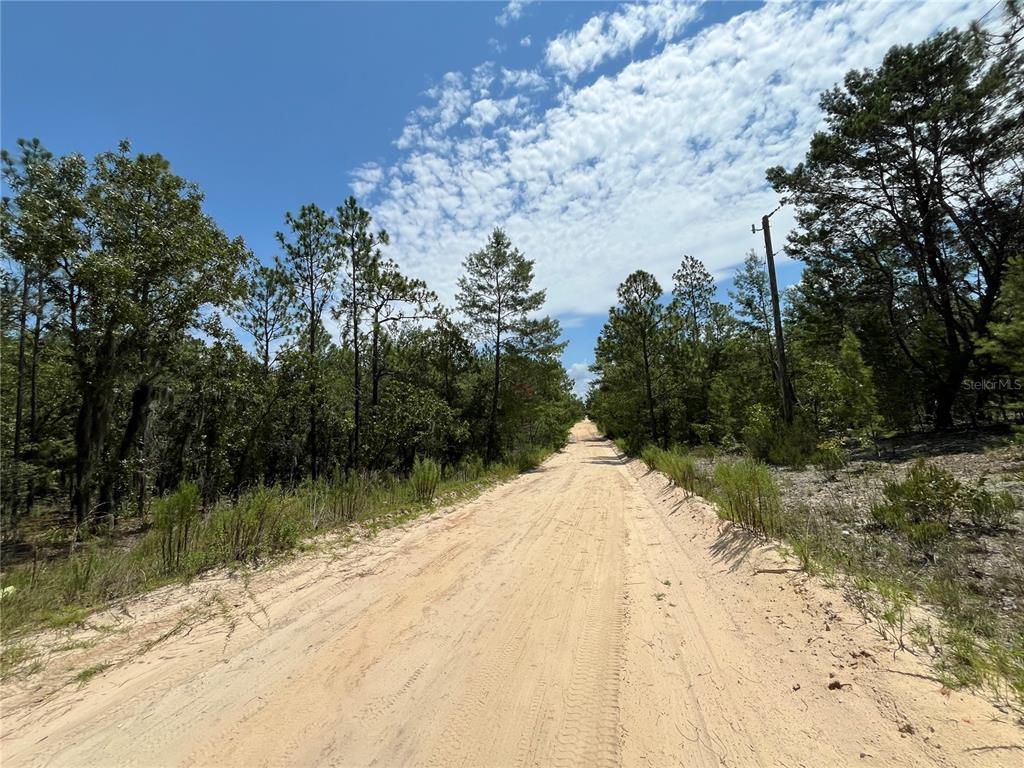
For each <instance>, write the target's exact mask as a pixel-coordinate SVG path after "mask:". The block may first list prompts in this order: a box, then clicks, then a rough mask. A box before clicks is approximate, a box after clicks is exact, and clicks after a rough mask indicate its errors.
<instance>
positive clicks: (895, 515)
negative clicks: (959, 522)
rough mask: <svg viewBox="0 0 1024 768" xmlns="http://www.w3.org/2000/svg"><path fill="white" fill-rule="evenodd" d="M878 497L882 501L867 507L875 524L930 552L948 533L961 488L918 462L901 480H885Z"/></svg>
mask: <svg viewBox="0 0 1024 768" xmlns="http://www.w3.org/2000/svg"><path fill="white" fill-rule="evenodd" d="M882 494H883V496H884V497H885V498H884V500H883V501H880V502H878V503H875V504H873V505H872V506H871V516H872V517H873V518H874V519H875V522H876V523H878V524H879V525H881V526H882V527H883V528H887V529H888V530H891V531H894V532H896V533H899V534H902V535H903V536H905V537H906V539H907V540H908V541H909V542H910V544H911V545H912V546H914V547H916V548H917V549H920V550H922V551H924V552H930V551H932V549H933V548H934V547H935V545H936V544H937V543H938V542H939V541H941V540H942V539H943V538H944V537H945V536H946V535H947V534H948V533H949V530H950V523H951V522H952V519H953V515H954V513H955V512H956V510H957V508H958V506H959V504H960V499H961V485H960V483H959V482H958V481H957V480H956V478H954V477H953V476H952V475H951V474H950V473H949V472H946V471H945V470H943V469H941V468H939V467H936V466H933V465H930V464H927V463H925V462H924V460H920V459H919V460H918V461H917V463H915V464H914V466H913V467H911V468H910V472H909V473H908V475H907V477H906V478H905V479H903V480H889V481H886V483H885V484H884V487H883V491H882Z"/></svg>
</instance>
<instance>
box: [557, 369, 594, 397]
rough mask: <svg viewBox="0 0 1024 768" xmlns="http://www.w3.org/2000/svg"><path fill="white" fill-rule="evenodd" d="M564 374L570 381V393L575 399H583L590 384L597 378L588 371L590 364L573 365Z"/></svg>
mask: <svg viewBox="0 0 1024 768" xmlns="http://www.w3.org/2000/svg"><path fill="white" fill-rule="evenodd" d="M565 372H566V373H567V374H569V378H570V379H572V391H573V393H574V394H575V395H576V397H580V398H585V397H586V396H587V390H588V389H589V388H590V382H592V381H594V380H595V379H596V378H597V375H596V374H594V373H592V372H591V371H590V363H573V364H572V365H570V366H569V367H568V368H566V369H565Z"/></svg>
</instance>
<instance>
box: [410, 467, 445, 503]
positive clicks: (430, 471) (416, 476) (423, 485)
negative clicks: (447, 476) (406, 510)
mask: <svg viewBox="0 0 1024 768" xmlns="http://www.w3.org/2000/svg"><path fill="white" fill-rule="evenodd" d="M409 479H410V480H411V481H412V487H413V490H414V491H415V493H416V500H417V501H420V502H428V501H431V500H432V499H433V498H434V494H435V493H437V486H438V484H439V483H440V482H441V467H440V466H438V464H437V462H436V461H434V460H433V459H430V458H426V459H421V458H420V457H419V456H417V457H416V460H415V461H414V462H413V464H412V474H410V475H409Z"/></svg>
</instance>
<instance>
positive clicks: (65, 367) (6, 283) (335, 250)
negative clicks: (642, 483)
mask: <svg viewBox="0 0 1024 768" xmlns="http://www.w3.org/2000/svg"><path fill="white" fill-rule="evenodd" d="M3 175H4V184H5V187H6V190H7V191H8V192H9V193H10V194H9V196H8V197H5V198H4V200H3V209H2V226H3V230H2V235H3V250H4V255H5V258H6V260H7V261H6V263H7V265H8V269H7V271H5V273H4V275H3V291H2V308H0V309H2V313H0V314H2V321H3V327H2V350H0V353H2V360H3V364H2V365H3V367H2V371H0V376H2V378H3V382H4V390H3V392H4V396H3V403H2V408H3V413H2V424H3V435H2V436H3V441H2V446H3V453H2V457H0V458H2V464H3V477H2V485H3V494H2V496H3V528H4V536H5V541H6V543H7V546H6V547H5V553H6V554H8V555H9V556H11V557H14V558H19V557H21V558H23V557H25V556H28V555H27V554H26V550H25V547H26V542H25V540H24V539H25V536H24V535H23V534H24V532H25V531H29V532H31V533H33V534H38V533H39V532H40V531H43V532H45V531H47V530H49V531H50V533H49V534H48V536H49V539H47V540H46V541H48V542H49V543H50V544H54V543H57V544H60V542H64V541H66V540H68V537H70V541H71V542H72V544H73V542H75V541H81V540H85V539H91V540H94V541H102V540H103V539H104V537H107V536H111V535H115V534H117V533H118V531H120V530H121V529H122V528H123V527H124V526H123V525H122V523H124V524H126V525H128V526H129V527H130V528H132V529H133V530H135V531H136V532H137V531H138V530H140V529H141V530H143V531H145V530H146V529H148V528H149V527H150V525H151V524H155V525H156V527H157V528H161V526H162V527H163V529H164V530H163V533H162V534H161V535H162V536H164V537H165V538H166V539H167V540H168V541H171V540H174V541H177V538H176V537H183V538H182V541H181V542H180V546H181V547H182V549H183V550H188V549H189V548H190V546H191V544H190V543H189V541H188V538H189V537H190V536H191V537H192V538H194V537H195V531H194V530H193V532H192V533H191V534H190V533H189V521H190V520H191V519H193V518H195V517H196V516H197V515H199V514H200V511H201V510H209V509H211V508H212V507H214V506H215V505H217V504H218V502H220V501H221V500H223V501H224V502H225V504H226V505H227V506H228V507H231V508H232V509H237V508H239V506H242V507H244V506H245V504H244V503H242V502H243V501H244V499H245V498H248V497H247V496H246V494H251V493H255V492H257V491H259V492H262V491H261V489H271V488H274V489H278V490H279V491H282V492H284V491H291V490H293V489H298V488H302V489H305V490H304V491H303V492H304V493H307V494H308V492H309V489H311V488H312V489H317V488H321V489H322V493H324V494H330V493H335V494H340V495H341V496H344V497H346V498H348V502H347V504H348V505H349V507H351V505H352V504H353V503H357V502H353V501H352V498H349V497H353V498H354V497H361V496H363V495H365V494H366V493H370V490H372V489H376V490H377V491H379V490H380V489H381V488H389V487H391V486H392V485H394V484H395V483H396V482H399V481H402V482H405V479H406V478H408V477H409V475H410V473H411V472H412V471H413V470H414V469H415V470H416V473H415V474H416V477H415V478H413V479H414V480H415V481H416V482H418V483H419V484H420V486H422V485H423V483H425V484H426V491H425V492H418V493H416V494H414V495H417V496H424V497H430V496H432V493H431V490H432V489H433V488H435V487H436V486H437V485H438V483H442V482H446V481H448V480H449V479H452V478H456V477H458V478H462V479H464V480H467V481H472V480H476V479H477V478H480V477H483V476H485V475H486V474H487V473H488V472H490V471H491V468H493V467H498V466H506V465H514V466H516V467H527V466H528V465H530V464H531V463H532V464H535V463H538V462H539V461H540V458H542V457H543V454H544V452H545V451H550V450H552V449H554V448H556V447H558V446H560V445H561V444H563V443H564V441H565V438H566V435H567V432H568V429H569V427H570V426H571V425H572V424H573V423H574V422H575V421H576V420H577V418H578V417H579V415H580V413H581V404H580V403H579V401H578V400H576V399H575V398H574V397H573V396H572V395H571V392H570V388H571V383H570V382H569V381H568V379H567V376H566V374H565V371H564V369H563V368H562V365H561V363H560V362H559V359H558V355H559V353H560V351H561V350H562V348H563V344H562V342H560V341H559V333H560V332H559V326H558V323H557V321H555V320H552V319H550V318H547V317H541V316H540V315H539V314H538V313H539V310H540V309H541V308H542V306H543V304H544V298H545V294H544V291H543V290H538V289H536V288H535V287H534V286H533V279H534V274H533V263H532V262H531V261H530V260H528V259H527V258H526V257H525V256H523V255H522V254H521V253H520V252H519V251H518V250H517V249H516V248H515V247H514V246H513V245H512V243H511V242H510V241H509V239H508V237H507V236H506V235H505V234H504V233H503V232H502V231H501V230H500V229H496V230H495V231H494V232H493V234H492V235H491V236H490V238H489V239H488V240H487V242H486V243H485V244H482V248H481V250H479V251H478V252H476V253H473V254H470V255H468V256H467V257H466V259H465V262H464V264H463V275H462V277H461V278H459V281H458V286H459V290H458V294H457V307H455V308H447V307H445V306H443V305H442V304H441V303H440V302H439V301H438V299H437V296H436V295H435V294H434V293H433V292H432V291H431V290H430V289H429V287H428V286H427V285H426V284H425V283H424V282H423V281H422V280H419V279H416V278H414V277H410V276H408V275H405V274H403V273H402V272H401V271H400V270H399V267H398V265H397V264H396V263H395V261H394V260H393V259H391V258H389V257H388V255H387V248H388V242H389V239H388V234H387V232H385V231H383V230H375V229H374V227H373V220H372V217H371V215H370V213H369V212H368V211H367V210H365V209H364V208H362V207H361V206H360V205H359V204H358V202H357V201H356V200H355V199H354V198H349V199H347V200H345V201H344V203H343V204H341V205H340V206H338V208H337V209H336V210H335V211H325V210H323V209H321V208H320V207H318V206H317V205H313V204H310V205H304V206H302V207H301V208H300V209H299V210H298V211H297V212H294V213H291V212H290V213H286V214H285V215H284V217H283V222H282V225H281V230H280V231H278V232H277V233H276V237H277V241H278V243H279V245H280V252H279V253H278V254H277V255H273V256H272V257H270V256H269V255H266V254H264V255H263V256H264V258H262V259H261V258H258V257H257V256H256V255H254V254H253V253H251V252H250V251H249V250H248V249H247V248H246V246H245V244H244V243H243V241H242V240H241V239H239V238H231V237H230V236H228V235H227V234H225V233H224V232H223V231H222V230H221V229H220V228H219V227H218V225H217V224H216V222H215V221H213V219H212V218H211V217H210V216H209V215H207V214H206V213H205V212H204V210H203V194H202V191H201V190H200V189H199V187H198V186H197V185H196V184H194V183H192V182H190V181H188V180H186V179H183V178H181V177H179V176H177V175H176V174H175V173H174V172H173V171H172V169H171V166H170V163H169V161H168V160H167V159H165V158H163V157H161V156H160V155H158V154H133V153H132V150H131V147H130V145H129V144H128V143H127V142H123V143H122V144H121V145H120V146H119V147H118V148H117V149H115V150H113V151H109V152H103V153H101V154H99V155H97V156H96V157H95V158H93V159H91V160H89V159H87V158H85V157H84V156H82V155H81V154H69V155H65V156H55V155H53V154H51V153H50V152H48V151H47V150H46V148H45V147H44V145H43V144H41V143H40V142H39V141H38V140H36V139H32V140H21V141H19V142H18V150H17V152H16V153H14V154H10V153H7V152H5V153H4V155H3ZM453 309H454V310H457V313H458V319H456V317H455V315H454V314H453ZM353 488H361V489H363V491H364V493H356V492H355V491H353V490H352V489H353ZM367 489H370V490H367ZM420 491H422V488H420ZM375 492H376V491H375ZM393 495H394V494H393V493H392V496H393ZM169 500H170V501H169ZM235 500H239V504H233V502H234V501H235ZM395 504H399V502H397V501H395V502H394V503H393V504H392V506H394V505H395ZM314 506H315V505H314ZM357 506H358V503H357ZM349 507H346V509H349ZM259 514H260V515H262V514H264V512H262V511H261V512H260V513H259ZM338 515H339V516H340V517H341V518H343V519H345V520H351V519H353V517H354V513H352V512H351V509H349V512H339V513H338ZM314 516H315V515H314ZM236 517H238V518H239V519H238V520H235V521H234V526H235V529H236V530H235V532H234V533H233V534H232V535H231V536H230V537H228V538H230V539H231V540H232V541H235V540H236V539H237V538H238V536H240V535H241V534H240V533H239V531H240V530H241V528H242V527H244V522H245V521H244V519H243V518H244V517H245V515H244V514H242V513H241V512H237V514H236ZM161 521H162V522H161ZM305 522H306V524H307V525H306V527H307V528H309V529H310V530H314V531H315V530H317V529H318V528H320V527H322V526H321V524H320V523H319V522H316V521H314V522H313V523H310V522H309V521H305ZM263 526H264V523H263V521H262V518H260V522H259V523H258V527H259V528H262V527H263ZM222 538H223V537H222ZM221 543H222V544H223V542H221ZM235 543H236V544H237V541H236V542H235ZM28 546H29V547H30V548H31V549H32V555H31V556H32V557H34V558H38V557H40V556H41V555H40V552H39V550H40V549H42V550H43V551H44V554H45V550H46V546H44V545H43V544H39V541H38V537H37V540H35V541H34V542H33V543H30V544H29V545H28ZM61 546H63V544H61ZM161 546H170V545H169V544H167V543H166V542H165V544H164V545H161ZM175 546H178V545H177V544H175ZM220 548H221V549H222V550H223V551H224V552H226V551H227V550H231V551H232V552H234V553H235V555H236V556H237V558H238V559H245V557H247V556H248V554H249V549H251V548H245V547H243V548H242V550H241V552H238V551H237V550H238V547H237V546H228V545H227V544H223V546H221V547H220ZM73 550H74V546H72V551H73ZM222 554H223V553H222ZM224 556H225V557H227V555H224ZM172 559H174V560H175V561H176V560H177V558H176V557H175V558H172ZM228 559H231V558H230V557H228ZM164 565H165V566H166V569H167V570H174V569H175V568H176V567H177V565H176V564H171V563H164ZM197 567H198V566H197Z"/></svg>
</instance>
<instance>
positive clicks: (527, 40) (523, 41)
mask: <svg viewBox="0 0 1024 768" xmlns="http://www.w3.org/2000/svg"><path fill="white" fill-rule="evenodd" d="M519 45H520V46H522V47H523V48H529V47H530V46H531V45H533V39H532V38H531V37H530V36H529V35H527V36H526V37H524V38H521V39H520V40H519Z"/></svg>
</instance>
